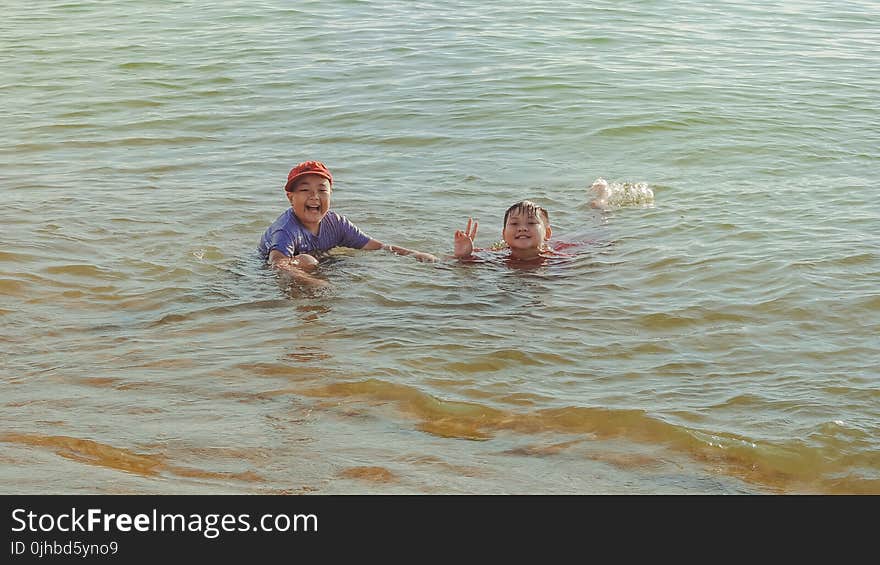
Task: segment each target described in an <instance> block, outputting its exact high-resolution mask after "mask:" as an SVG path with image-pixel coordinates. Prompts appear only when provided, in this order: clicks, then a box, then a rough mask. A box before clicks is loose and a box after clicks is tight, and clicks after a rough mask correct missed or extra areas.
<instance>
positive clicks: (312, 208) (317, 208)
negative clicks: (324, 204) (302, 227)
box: [306, 205, 321, 214]
mask: <svg viewBox="0 0 880 565" xmlns="http://www.w3.org/2000/svg"><path fill="white" fill-rule="evenodd" d="M306 212H315V213H316V214H317V213H320V212H321V207H320V206H308V205H307V206H306Z"/></svg>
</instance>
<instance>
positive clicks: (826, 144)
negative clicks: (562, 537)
mask: <svg viewBox="0 0 880 565" xmlns="http://www.w3.org/2000/svg"><path fill="white" fill-rule="evenodd" d="M7 4H9V3H7ZM4 12H5V17H4V20H3V21H2V22H0V30H2V33H0V48H2V52H3V53H4V54H6V56H5V57H3V58H0V109H2V113H3V125H4V136H3V138H2V139H0V162H2V163H3V166H2V168H0V187H2V188H0V190H2V194H3V203H4V206H3V207H0V225H2V230H0V317H2V328H3V329H2V331H0V379H2V381H0V382H2V390H3V394H2V403H3V410H2V411H0V462H2V464H0V478H2V484H3V485H4V490H5V491H6V492H10V493H11V492H16V493H45V492H57V493H138V494H147V493H190V492H194V493H404V492H407V493H584V494H586V493H652V494H655V493H662V494H667V493H709V494H732V493H766V492H772V493H777V492H778V493H872V494H877V493H880V456H878V453H880V449H878V448H880V443H878V441H880V440H878V438H880V433H878V431H880V429H878V428H880V386H878V374H877V370H876V366H877V360H878V358H880V355H878V352H880V342H878V339H877V337H876V336H877V335H878V330H880V294H878V283H880V237H878V235H877V234H878V233H880V205H878V201H877V197H876V194H875V193H876V190H875V189H874V185H875V184H876V173H877V170H878V163H880V159H878V157H880V154H878V149H877V148H878V147H880V121H878V118H877V112H876V100H878V99H880V80H878V78H877V76H876V72H875V69H876V68H877V66H878V63H880V47H878V46H880V32H878V31H877V27H876V25H875V22H876V21H877V17H878V16H880V8H878V7H877V5H876V3H873V2H844V3H824V2H786V1H783V2H772V3H770V4H768V3H765V2H761V3H757V2H753V3H743V2H737V3H729V2H721V3H713V4H712V5H704V4H703V3H697V2H680V3H675V4H674V5H668V4H666V3H657V2H624V3H620V2H598V3H590V5H588V6H587V5H582V4H581V3H577V2H563V3H560V2H544V1H537V2H527V3H515V2H503V3H502V4H500V5H497V6H496V7H494V8H493V9H491V10H490V9H488V8H486V7H485V5H482V4H480V3H478V2H456V3H449V2H437V3H414V2H394V1H390V2H372V1H361V2H358V1H346V2H340V1H337V2H320V3H318V2H282V1H280V0H276V1H266V2H259V3H254V2H240V1H221V2H215V3H213V4H211V5H204V4H199V3H189V2H171V1H166V2H158V3H150V4H149V6H148V5H146V4H144V3H140V2H131V1H123V2H119V1H117V2H99V1H83V2H76V1H74V2H68V3H66V4H54V5H52V6H45V5H38V6H34V5H32V4H30V3H25V2H19V1H13V2H11V4H10V6H9V7H7V8H6V9H5V10H4ZM305 159H320V160H323V161H324V162H326V163H327V164H328V166H329V167H330V168H331V170H332V171H333V173H334V176H335V179H336V182H335V185H334V187H335V190H334V194H333V208H334V209H335V210H337V211H339V212H340V213H343V214H345V215H347V216H348V217H349V218H350V219H351V220H352V221H354V222H355V223H356V224H358V225H359V226H360V227H361V228H362V229H363V230H364V231H366V232H367V233H368V234H370V235H371V236H373V237H374V238H376V239H380V240H382V241H386V242H390V243H395V244H398V245H403V246H406V247H411V248H415V249H419V250H422V251H428V252H431V253H434V254H437V255H447V254H449V253H451V250H452V233H453V231H454V230H455V229H460V228H463V226H464V224H465V223H466V220H467V218H468V217H469V216H473V217H478V218H479V220H480V233H479V235H478V238H477V243H478V245H489V244H490V243H492V242H494V241H497V240H498V239H499V238H500V231H501V229H500V225H501V217H502V215H503V212H504V210H505V209H506V208H507V206H509V205H510V204H511V203H513V202H515V201H517V200H520V199H522V198H531V199H533V200H535V201H536V202H538V203H540V204H542V205H543V206H545V207H547V208H548V209H549V210H550V217H551V221H552V223H553V227H554V233H555V234H558V235H560V236H563V237H564V236H566V235H571V234H575V233H577V234H580V235H583V236H586V237H587V238H588V239H590V240H592V241H593V243H592V244H591V245H588V246H587V247H585V248H584V249H582V250H581V252H580V253H579V254H578V255H577V256H576V257H575V258H574V259H572V260H570V261H565V262H561V263H559V264H556V263H554V264H551V265H547V266H545V267H541V268H537V269H528V270H521V269H511V268H506V267H504V266H501V265H494V264H488V265H485V264H484V265H459V264H455V263H453V262H452V261H444V262H442V263H440V264H436V265H428V264H421V263H418V262H416V261H413V260H410V259H408V258H402V257H396V256H392V255H386V254H383V253H381V252H375V253H368V252H361V251H353V250H339V251H338V252H335V253H334V256H333V257H332V258H331V259H330V260H329V261H327V262H325V263H324V264H323V265H322V266H321V269H320V271H319V276H321V277H323V278H325V279H326V280H328V281H330V282H331V284H332V287H331V288H330V289H328V290H320V291H315V290H309V289H302V288H298V287H296V286H290V285H289V284H287V283H286V282H285V281H283V280H279V279H278V278H277V277H276V276H275V275H274V274H273V273H271V272H269V271H267V270H265V269H264V268H262V266H261V265H260V262H259V260H258V259H257V258H256V257H255V255H254V249H255V247H256V244H257V242H258V241H259V237H260V235H261V233H262V231H263V230H264V229H265V227H266V226H267V225H268V224H269V223H270V222H271V221H272V220H274V219H275V217H277V216H278V214H280V213H281V212H282V211H283V210H284V206H285V205H286V201H285V199H284V196H283V191H282V187H283V184H284V181H285V180H286V174H287V171H288V170H289V169H290V167H292V166H293V165H294V164H295V163H296V162H298V161H301V160H305ZM597 177H603V178H606V179H608V180H609V181H610V182H612V183H617V184H618V185H620V184H623V183H631V184H634V183H645V184H646V185H647V186H649V187H651V189H652V190H653V193H654V200H653V202H652V203H644V202H632V201H621V202H618V205H617V206H612V207H611V208H610V209H609V210H607V211H604V212H602V211H599V210H596V209H593V208H591V207H590V206H588V204H587V199H588V191H587V189H588V187H589V186H590V184H591V183H592V181H593V180H594V179H596V178H597Z"/></svg>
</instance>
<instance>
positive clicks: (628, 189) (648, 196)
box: [587, 177, 654, 208]
mask: <svg viewBox="0 0 880 565" xmlns="http://www.w3.org/2000/svg"><path fill="white" fill-rule="evenodd" d="M587 198H588V199H589V201H590V206H592V207H593V208H610V207H621V206H645V207H648V206H653V204H654V190H653V189H651V187H650V186H648V183H645V182H616V181H615V182H608V181H607V180H605V179H603V178H601V177H599V178H597V179H596V180H595V181H593V184H592V185H591V186H590V188H588V189H587Z"/></svg>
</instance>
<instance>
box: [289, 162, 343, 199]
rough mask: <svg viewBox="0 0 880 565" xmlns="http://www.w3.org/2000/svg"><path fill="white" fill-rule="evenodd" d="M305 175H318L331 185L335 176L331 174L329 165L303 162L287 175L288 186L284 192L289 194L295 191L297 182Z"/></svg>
mask: <svg viewBox="0 0 880 565" xmlns="http://www.w3.org/2000/svg"><path fill="white" fill-rule="evenodd" d="M305 175H318V176H319V177H323V178H325V179H327V180H328V181H329V182H330V184H331V185H332V184H333V175H331V174H330V169H328V168H327V165H325V164H324V163H322V162H321V161H303V162H302V163H300V164H299V165H297V166H295V167H294V168H292V169H290V172H289V173H288V174H287V184H285V185H284V190H286V191H287V192H290V191H291V190H293V188H294V187H295V186H296V181H297V180H299V179H300V178H302V177H304V176H305Z"/></svg>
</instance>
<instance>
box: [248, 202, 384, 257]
mask: <svg viewBox="0 0 880 565" xmlns="http://www.w3.org/2000/svg"><path fill="white" fill-rule="evenodd" d="M368 241H370V237H369V236H367V235H366V234H365V233H364V232H362V231H361V230H360V229H359V228H358V227H357V226H356V225H354V224H353V223H351V222H350V221H349V220H348V218H346V217H345V216H343V215H341V214H337V213H336V212H334V211H332V210H330V211H328V212H327V215H326V216H324V218H323V219H322V220H321V224H320V225H319V227H318V235H315V234H313V233H312V232H310V231H309V230H308V229H306V228H305V227H304V226H303V225H302V224H301V223H299V220H298V219H297V217H296V215H295V214H294V213H293V208H288V209H287V210H286V211H285V212H284V213H283V214H281V215H280V216H278V219H277V220H275V221H274V222H272V225H271V226H269V228H268V229H267V230H266V233H264V234H263V237H262V239H260V246H259V247H258V248H257V250H258V251H259V252H260V255H262V256H263V259H267V258H268V257H269V252H270V251H272V250H273V249H277V250H278V251H280V252H281V253H284V254H285V255H287V256H288V257H293V256H294V255H299V254H300V253H308V254H309V255H316V254H320V253H321V252H323V251H327V250H328V249H332V248H334V247H337V246H340V245H341V246H343V247H353V248H355V249H360V248H361V247H363V246H364V245H366V244H367V242H368Z"/></svg>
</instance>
